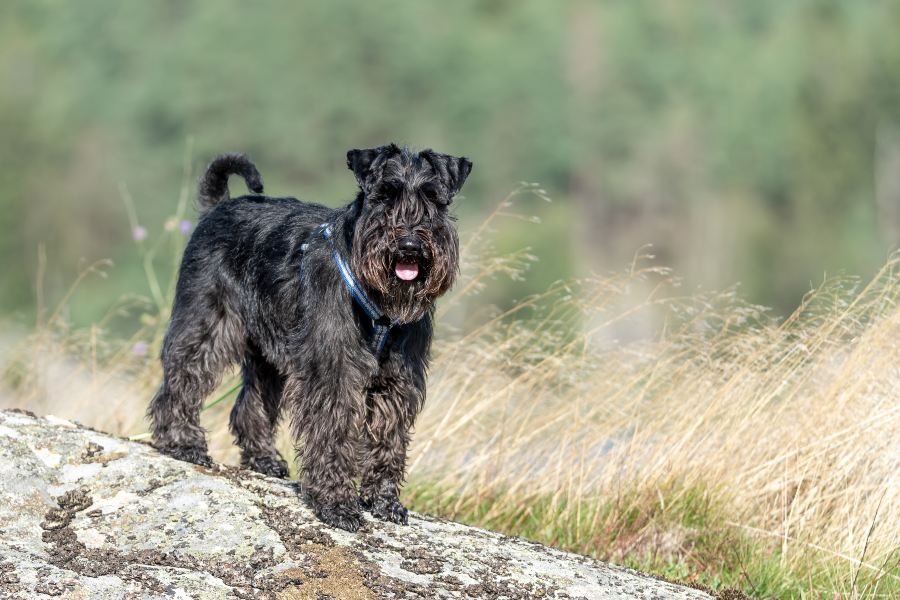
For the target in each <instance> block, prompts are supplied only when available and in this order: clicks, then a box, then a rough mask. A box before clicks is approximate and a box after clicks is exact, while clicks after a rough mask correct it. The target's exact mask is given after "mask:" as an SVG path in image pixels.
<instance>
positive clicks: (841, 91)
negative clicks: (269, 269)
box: [0, 0, 900, 325]
mask: <svg viewBox="0 0 900 600" xmlns="http://www.w3.org/2000/svg"><path fill="white" fill-rule="evenodd" d="M898 25H900V7H898V5H897V4H896V3H892V2H880V1H872V2H839V1H837V0H820V1H813V0H800V1H797V2H781V1H778V0H755V1H754V2H725V3H723V2H719V1H701V2H681V3H667V4H666V5H665V6H664V7H660V6H659V4H658V3H656V2H641V1H638V2H606V3H600V2H591V1H574V2H567V3H557V2H545V1H543V0H534V1H530V0H522V1H516V2H477V1H475V0H461V1H459V2H451V3H422V2H398V1H388V2H378V3H366V2H353V1H350V0H334V1H331V2H291V3H284V2H269V1H264V2H254V3H253V4H252V5H248V4H247V3H244V2H238V1H237V0H227V1H224V2H216V3H202V2H175V3H165V4H163V5H160V4H158V3H139V4H138V5H132V4H123V3H120V2H114V1H112V0H89V1H87V2H78V3H64V2H55V1H51V0H37V1H31V0H29V1H24V0H12V1H11V2H5V3H4V4H3V6H2V7H0V34H2V35H0V139H3V140H4V143H3V144H2V145H0V253H2V255H3V256H5V257H7V263H6V264H5V268H4V269H3V270H2V273H0V313H2V312H7V311H10V310H14V311H17V313H19V314H20V315H22V316H23V317H24V316H30V313H31V312H33V309H34V305H35V298H34V273H35V272H36V270H37V269H38V246H39V245H40V244H44V245H45V248H46V256H47V261H46V265H45V267H46V274H47V275H46V286H47V289H46V291H47V295H48V298H49V299H58V297H59V295H60V294H61V293H63V291H64V289H65V287H66V285H67V284H66V282H67V281H70V280H71V277H72V274H73V273H74V272H75V271H77V269H78V268H79V266H80V265H83V264H84V262H87V263H90V262H93V261H95V260H99V259H102V258H108V257H111V256H115V257H116V259H117V263H118V273H119V276H117V277H116V278H115V279H113V280H109V281H106V282H92V283H90V284H89V285H88V286H87V287H86V288H85V289H84V290H83V291H82V293H81V294H80V295H79V297H78V298H77V300H76V302H75V303H74V304H73V305H72V306H71V307H70V309H71V311H72V317H73V319H75V321H76V322H78V323H79V324H82V325H85V324H88V323H90V322H92V321H94V320H96V319H97V318H98V317H99V315H100V314H101V312H102V311H103V310H105V307H106V306H107V305H108V302H109V299H110V298H115V297H118V296H119V295H121V294H124V293H131V292H134V291H137V290H138V289H140V287H139V286H141V285H146V284H144V283H142V282H143V276H142V269H141V264H140V258H139V257H138V256H137V255H136V253H134V252H133V251H131V250H130V248H129V244H130V240H129V239H128V237H129V236H128V231H127V230H126V229H124V228H123V227H122V224H123V223H125V222H126V214H125V211H124V210H123V208H122V202H121V193H120V187H121V185H122V184H124V185H126V186H127V188H128V190H130V192H131V194H132V195H133V197H134V204H135V207H136V212H137V217H138V219H139V221H140V224H141V225H142V226H144V227H145V228H146V229H147V230H148V231H150V233H151V234H152V233H155V232H158V231H160V230H161V229H162V227H163V225H164V224H165V223H166V221H167V219H168V218H169V216H170V215H169V213H168V212H167V211H168V210H169V208H170V207H171V203H170V202H169V201H168V200H167V198H169V197H171V196H172V195H173V194H174V193H175V192H176V191H177V186H178V177H179V175H180V163H181V157H182V156H183V155H184V151H185V146H186V143H187V140H189V139H192V140H193V145H194V150H193V153H192V161H191V162H192V164H193V166H194V171H195V172H196V170H197V169H198V168H200V167H201V165H202V164H203V163H204V162H205V161H206V160H208V159H209V157H210V156H212V155H213V154H215V153H218V152H221V151H223V150H231V149H243V150H246V151H248V152H250V153H252V154H253V156H254V158H255V159H256V160H257V161H258V162H259V164H260V166H261V168H262V171H263V174H264V176H265V177H266V182H267V184H268V188H267V189H268V190H270V191H271V192H272V193H276V194H290V195H298V194H299V195H303V196H305V197H307V198H311V199H319V200H323V201H325V202H327V203H330V204H337V203H339V202H342V201H344V200H345V199H347V198H348V197H349V195H350V194H351V192H352V189H353V181H352V178H351V177H350V176H349V174H348V173H347V172H346V171H345V169H344V165H343V152H344V151H345V150H346V149H348V148H351V147H357V146H364V145H367V144H377V143H381V142H383V141H385V140H387V139H397V140H399V141H401V142H407V143H409V144H412V145H433V146H435V147H439V148H441V149H445V150H446V151H449V152H459V153H466V154H468V155H469V156H471V157H472V158H473V160H474V162H475V165H476V167H475V171H474V172H473V175H472V178H471V180H470V182H469V183H468V184H467V188H466V196H467V197H466V198H465V199H463V200H461V201H460V202H459V203H458V210H459V213H460V215H461V218H462V222H463V224H464V225H466V224H468V225H469V226H471V225H472V224H474V223H478V222H479V221H480V220H481V219H482V218H483V216H484V214H485V213H486V212H487V211H489V210H490V208H491V206H493V203H494V201H495V200H496V199H497V198H498V197H500V196H501V195H502V194H504V193H506V191H507V190H509V189H510V188H512V187H513V186H514V185H515V184H516V182H518V181H521V180H527V181H538V182H540V183H541V184H542V185H543V186H544V187H545V188H546V189H547V190H548V192H549V194H550V196H552V197H553V198H554V200H555V202H554V203H553V204H552V205H544V204H542V203H537V202H536V203H534V204H533V205H531V206H528V207H527V212H528V214H533V215H536V216H538V217H540V218H541V219H542V220H543V221H544V223H545V226H544V228H543V229H541V230H540V232H539V233H536V232H535V231H534V230H531V229H528V228H527V227H524V226H515V225H512V224H511V225H510V226H509V227H508V228H507V230H506V231H505V233H504V239H505V240H506V241H505V245H504V247H503V248H501V249H502V250H504V251H511V250H514V249H518V248H519V247H522V246H532V247H534V248H535V254H537V255H538V256H539V257H540V263H539V265H538V266H537V268H535V269H534V273H533V274H532V275H531V276H530V277H529V278H528V279H527V281H526V282H524V283H523V282H518V283H504V284H502V285H498V286H495V287H493V288H492V289H491V290H490V294H491V297H489V298H487V297H485V298H480V299H479V300H484V301H485V302H487V303H495V304H499V305H501V306H503V307H509V306H510V305H511V303H512V301H513V299H514V298H521V297H523V296H525V295H527V294H529V293H534V292H537V291H540V290H543V289H546V287H547V286H548V285H549V284H550V283H552V282H553V281H556V280H557V279H565V278H568V277H570V276H573V275H580V274H584V273H586V272H590V271H593V272H606V271H607V270H609V269H615V268H618V267H619V266H620V265H622V264H626V263H627V262H628V261H629V260H630V259H631V257H632V255H633V253H634V252H635V250H636V249H637V248H639V247H641V246H643V245H644V244H647V243H652V244H653V245H654V253H655V254H656V255H657V256H658V257H660V259H661V261H662V262H663V264H666V265H668V266H671V267H674V268H676V269H677V270H678V272H679V273H680V274H681V275H682V276H683V277H685V280H686V282H687V284H689V285H691V286H693V285H695V284H702V285H703V287H705V288H708V289H715V288H720V287H724V286H727V285H731V284H733V283H734V282H736V281H740V282H741V283H742V286H743V291H744V292H743V293H744V294H745V295H746V297H747V298H749V299H750V300H752V301H754V302H759V303H763V304H766V305H768V306H774V307H776V308H777V309H778V312H780V313H786V312H788V311H790V310H791V309H792V308H793V307H794V306H795V305H796V304H797V302H798V301H799V299H800V298H801V296H802V295H803V293H805V292H806V291H807V290H808V289H809V287H810V285H811V284H810V282H813V284H812V285H815V283H816V282H819V281H821V280H822V275H823V273H826V274H828V275H829V276H830V275H834V274H838V273H839V272H841V271H842V270H843V271H845V272H848V273H859V274H871V273H873V272H874V271H875V270H876V269H877V268H878V266H879V265H880V264H882V263H883V261H884V259H885V257H886V256H887V254H888V252H889V250H891V249H893V248H895V247H896V246H897V245H898V244H900V209H898V206H900V199H898V198H900V196H898V193H900V192H898V190H900V182H898V176H897V173H900V37H898V36H897V35H895V32H896V30H897V27H898ZM191 214H192V213H191V211H188V213H187V218H192V216H191ZM144 292H145V293H150V290H148V289H145V290H144Z"/></svg>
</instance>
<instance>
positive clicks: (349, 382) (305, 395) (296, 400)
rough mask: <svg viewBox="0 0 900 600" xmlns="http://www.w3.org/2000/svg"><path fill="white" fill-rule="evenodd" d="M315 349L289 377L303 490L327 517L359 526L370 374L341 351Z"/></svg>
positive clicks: (353, 527)
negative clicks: (359, 474)
mask: <svg viewBox="0 0 900 600" xmlns="http://www.w3.org/2000/svg"><path fill="white" fill-rule="evenodd" d="M325 350H327V345H323V346H320V347H319V349H317V350H316V351H314V354H313V356H312V357H310V361H309V362H307V364H306V365H305V367H304V368H303V369H302V372H301V373H300V374H299V375H297V376H292V377H289V378H288V381H287V384H286V386H285V400H286V401H287V403H288V405H289V406H290V408H291V412H292V426H293V430H294V435H295V439H296V440H297V443H298V446H299V450H300V451H299V456H300V460H301V469H302V472H303V478H302V487H303V493H304V495H305V497H306V499H307V502H308V503H309V504H310V506H311V507H312V509H313V510H314V511H315V513H316V516H318V517H319V518H320V519H321V520H322V521H324V522H325V523H328V524H329V525H331V526H333V527H338V528H340V529H345V530H347V531H356V530H357V529H359V527H360V525H361V524H362V515H361V513H360V508H359V499H358V495H357V492H356V486H355V484H354V477H355V475H356V466H357V463H358V461H357V458H356V449H357V447H358V446H359V442H358V438H359V429H360V427H361V424H362V418H363V408H364V397H363V393H364V390H365V387H366V385H365V383H364V379H365V375H364V374H363V372H362V370H361V369H360V368H359V365H355V364H353V363H352V361H348V360H346V357H345V356H342V353H341V352H336V353H335V357H328V356H323V355H322V353H323V351H325Z"/></svg>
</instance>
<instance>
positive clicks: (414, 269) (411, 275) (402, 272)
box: [394, 261, 419, 281]
mask: <svg viewBox="0 0 900 600" xmlns="http://www.w3.org/2000/svg"><path fill="white" fill-rule="evenodd" d="M394 273H395V274H396V275H397V277H398V278H400V279H402V280H403V281H412V280H413V279H415V278H416V277H418V276H419V264H418V263H415V262H402V261H401V262H398V263H397V264H396V265H394Z"/></svg>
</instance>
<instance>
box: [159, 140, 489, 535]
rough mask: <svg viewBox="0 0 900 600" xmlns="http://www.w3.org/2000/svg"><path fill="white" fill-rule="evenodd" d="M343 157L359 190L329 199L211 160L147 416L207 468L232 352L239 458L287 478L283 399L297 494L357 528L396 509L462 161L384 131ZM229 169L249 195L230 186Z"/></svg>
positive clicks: (447, 277)
mask: <svg viewBox="0 0 900 600" xmlns="http://www.w3.org/2000/svg"><path fill="white" fill-rule="evenodd" d="M347 166H348V167H349V168H350V169H351V170H352V171H353V173H354V174H355V175H356V179H357V181H358V182H359V188H360V191H359V193H358V194H357V196H356V199H355V200H354V201H353V202H351V203H350V204H348V205H347V206H345V207H343V208H339V209H331V208H327V207H325V206H321V205H318V204H311V203H306V202H300V201H298V200H296V199H295V198H272V197H268V196H264V195H262V191H263V185H262V179H261V177H260V175H259V172H258V171H257V169H256V167H255V166H254V165H253V163H251V162H250V161H249V160H248V159H247V158H246V157H245V156H243V155H238V154H227V155H223V156H220V157H218V158H216V159H215V160H214V161H213V162H212V164H210V166H209V168H208V169H207V171H206V174H205V175H204V176H203V177H202V179H201V181H200V198H199V199H200V208H199V211H200V217H201V218H200V221H199V223H198V225H197V228H196V230H195V231H194V234H193V236H192V237H191V240H190V242H189V243H188V245H187V248H186V249H185V252H184V258H183V260H182V263H181V270H180V272H179V276H178V285H177V290H176V295H175V303H174V306H173V307H172V320H171V324H170V326H169V329H168V332H167V333H166V337H165V341H164V343H163V348H162V365H163V373H164V375H163V383H162V385H161V386H160V388H159V391H158V392H157V394H156V396H155V397H154V398H153V401H152V403H151V405H150V408H149V411H148V415H149V417H150V420H151V422H152V431H153V439H154V444H155V446H156V447H157V448H158V449H159V450H160V451H162V452H164V453H166V454H170V455H171V456H174V457H175V458H178V459H181V460H186V461H190V462H193V463H197V464H200V465H210V464H211V460H210V458H209V455H208V454H207V446H206V438H205V435H204V430H203V428H202V427H201V426H200V408H201V403H202V401H203V399H204V397H205V396H207V395H208V394H209V393H211V392H212V391H213V390H214V389H215V388H216V386H217V385H218V384H219V383H220V381H221V377H222V373H223V371H225V369H226V368H228V367H229V366H231V365H233V364H236V363H240V364H241V370H242V376H243V388H242V389H241V392H240V395H239V396H238V398H237V402H236V404H235V406H234V409H233V410H232V412H231V420H230V428H231V431H232V433H233V434H234V436H235V438H236V440H237V444H238V445H239V446H240V447H241V464H242V466H244V467H246V468H250V469H253V470H255V471H259V472H260V473H264V474H267V475H274V476H276V477H285V476H286V475H287V473H288V469H287V463H286V462H285V460H284V459H283V458H282V457H281V456H280V455H279V454H278V451H277V450H276V449H275V444H274V436H275V431H276V428H277V424H278V419H279V414H280V412H281V408H282V406H286V407H287V408H288V410H289V411H290V414H291V425H292V430H293V433H294V436H295V439H296V441H297V444H298V451H299V453H300V457H301V468H302V472H303V479H302V481H303V485H302V489H303V492H304V496H305V498H306V499H307V501H308V502H309V503H310V505H311V506H312V508H313V509H314V510H315V513H316V514H317V515H318V517H319V518H320V519H322V520H323V521H325V522H326V523H328V524H330V525H332V526H335V527H340V528H341V529H346V530H348V531H355V530H356V529H358V528H359V526H360V524H361V522H362V517H361V512H360V511H361V508H362V509H366V510H368V511H371V513H372V515H373V516H375V517H377V518H380V519H384V520H388V521H393V522H394V523H406V522H407V511H406V508H405V507H404V506H403V505H402V504H401V503H400V499H399V492H400V486H401V485H402V483H403V479H404V475H405V469H406V448H407V445H408V443H409V438H410V434H409V430H410V428H411V426H412V425H413V422H414V420H415V418H416V414H417V413H418V411H419V409H420V408H421V406H422V403H423V401H424V399H425V372H426V369H427V366H428V355H429V348H430V346H431V336H432V318H433V312H434V311H433V307H434V302H435V300H436V299H437V298H438V297H439V296H441V295H442V294H444V293H445V292H446V291H447V290H448V289H450V287H451V286H452V285H453V282H454V280H455V279H456V274H457V272H458V254H459V241H458V238H457V234H456V229H455V226H454V217H453V216H452V215H451V213H450V210H449V208H450V203H451V201H452V200H453V197H454V195H455V194H456V193H457V192H459V190H460V188H461V187H462V185H463V183H464V182H465V180H466V177H467V176H468V175H469V171H470V170H471V168H472V163H470V162H469V161H468V160H466V159H465V158H460V157H454V156H449V155H446V154H441V153H438V152H434V151H432V150H423V151H421V152H413V151H410V150H408V149H406V148H399V147H397V146H396V145H394V144H390V145H387V146H382V147H380V148H374V149H370V150H351V151H350V152H348V153H347ZM232 174H237V175H240V176H241V177H243V178H244V180H245V181H246V183H247V186H248V187H249V188H250V190H251V191H253V192H255V194H252V195H248V196H242V197H240V198H234V199H230V198H229V194H228V177H229V175H232ZM357 476H359V477H360V481H359V490H358V491H357V487H356V480H357Z"/></svg>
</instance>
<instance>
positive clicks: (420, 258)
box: [347, 144, 472, 323]
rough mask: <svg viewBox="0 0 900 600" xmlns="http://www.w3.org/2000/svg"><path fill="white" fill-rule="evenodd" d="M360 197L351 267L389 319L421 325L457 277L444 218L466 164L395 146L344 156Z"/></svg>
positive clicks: (450, 230) (455, 251)
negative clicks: (417, 321)
mask: <svg viewBox="0 0 900 600" xmlns="http://www.w3.org/2000/svg"><path fill="white" fill-rule="evenodd" d="M347 167H349V168H350V170H351V171H353V173H354V175H356V180H357V181H358V182H359V187H360V190H361V193H360V194H359V196H358V199H357V206H356V209H357V215H358V216H357V220H356V225H355V228H354V232H353V250H352V253H351V267H352V269H353V272H354V273H356V275H357V277H359V278H360V279H361V280H362V282H363V284H364V285H366V287H368V288H369V289H370V290H371V291H373V292H374V294H375V296H376V299H377V302H378V303H379V305H380V306H381V309H382V310H383V311H385V313H386V314H387V315H388V316H389V317H390V318H392V319H395V320H398V321H400V322H404V323H409V322H412V321H416V320H418V319H420V318H421V317H422V316H423V315H424V314H425V312H426V311H427V310H428V309H429V308H430V307H431V305H432V304H433V303H434V301H435V299H437V298H438V297H439V296H441V295H442V294H444V293H445V292H446V291H447V290H449V289H450V288H451V287H452V285H453V282H454V281H455V280H456V274H457V272H458V270H459V239H458V238H457V235H456V227H455V225H454V221H455V219H454V217H453V215H452V214H451V213H450V210H449V208H450V204H451V202H452V201H453V197H454V196H455V195H456V194H457V192H459V190H460V189H461V188H462V186H463V183H465V181H466V177H468V175H469V171H471V170H472V163H471V162H469V161H468V160H466V159H465V158H461V157H456V156H449V155H447V154H441V153H439V152H434V151H433V150H422V151H421V152H413V151H410V150H408V149H406V148H399V147H398V146H396V145H394V144H389V145H387V146H381V147H379V148H372V149H368V150H351V151H349V152H348V153H347Z"/></svg>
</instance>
